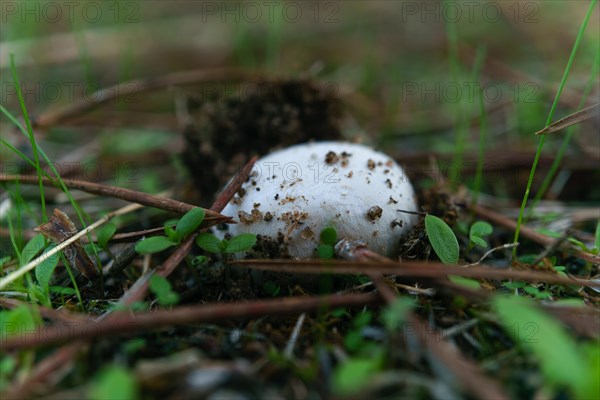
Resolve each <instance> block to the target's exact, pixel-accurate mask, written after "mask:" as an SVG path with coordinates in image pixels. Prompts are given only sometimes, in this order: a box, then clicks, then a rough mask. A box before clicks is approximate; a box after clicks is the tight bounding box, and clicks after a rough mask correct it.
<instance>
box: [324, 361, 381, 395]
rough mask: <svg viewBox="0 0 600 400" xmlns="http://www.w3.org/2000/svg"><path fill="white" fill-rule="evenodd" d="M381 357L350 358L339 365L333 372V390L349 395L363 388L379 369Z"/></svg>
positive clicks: (338, 393) (339, 393)
mask: <svg viewBox="0 0 600 400" xmlns="http://www.w3.org/2000/svg"><path fill="white" fill-rule="evenodd" d="M381 364H382V360H381V357H374V358H367V359H365V358H351V359H349V360H347V361H346V362H344V363H343V364H341V365H339V366H338V367H337V368H336V369H335V371H334V373H333V391H334V393H336V394H337V395H342V396H344V395H350V394H352V393H355V392H357V391H359V390H360V389H362V388H364V387H365V385H367V383H369V381H371V380H372V379H373V376H374V375H375V373H377V371H379V370H380V369H381Z"/></svg>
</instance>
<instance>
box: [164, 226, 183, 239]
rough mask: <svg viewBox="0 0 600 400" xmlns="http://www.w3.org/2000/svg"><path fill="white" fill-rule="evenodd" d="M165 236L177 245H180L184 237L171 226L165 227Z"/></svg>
mask: <svg viewBox="0 0 600 400" xmlns="http://www.w3.org/2000/svg"><path fill="white" fill-rule="evenodd" d="M165 235H167V237H168V238H169V239H170V240H171V241H173V242H175V243H179V242H181V239H183V237H182V236H181V235H180V234H179V233H177V232H175V229H174V228H173V227H172V226H170V225H165Z"/></svg>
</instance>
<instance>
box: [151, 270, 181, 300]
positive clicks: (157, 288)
mask: <svg viewBox="0 0 600 400" xmlns="http://www.w3.org/2000/svg"><path fill="white" fill-rule="evenodd" d="M149 286H150V290H151V291H152V293H154V295H155V296H156V298H157V300H158V302H159V303H160V305H162V306H170V305H173V304H177V302H178V301H179V295H178V294H177V293H175V292H174V291H173V289H172V288H171V283H169V281H168V280H166V279H165V278H163V277H162V276H160V275H154V276H152V278H150V282H149Z"/></svg>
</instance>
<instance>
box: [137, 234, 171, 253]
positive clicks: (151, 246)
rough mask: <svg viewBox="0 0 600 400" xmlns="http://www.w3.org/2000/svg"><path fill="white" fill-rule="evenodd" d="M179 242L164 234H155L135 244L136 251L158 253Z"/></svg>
mask: <svg viewBox="0 0 600 400" xmlns="http://www.w3.org/2000/svg"><path fill="white" fill-rule="evenodd" d="M176 244H177V243H175V242H173V241H172V240H170V239H169V238H166V237H164V236H153V237H149V238H147V239H144V240H142V241H141V242H139V243H138V244H136V245H135V251H137V252H138V253H140V254H152V253H158V252H160V251H163V250H165V249H168V248H169V247H172V246H175V245H176Z"/></svg>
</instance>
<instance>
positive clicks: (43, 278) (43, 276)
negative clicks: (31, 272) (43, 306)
mask: <svg viewBox="0 0 600 400" xmlns="http://www.w3.org/2000/svg"><path fill="white" fill-rule="evenodd" d="M54 247H55V245H53V244H51V245H50V246H48V248H47V249H46V250H45V251H44V253H42V254H46V253H47V252H48V251H50V250H51V249H53V248H54ZM58 259H59V255H58V253H56V254H53V255H52V256H50V257H49V258H47V259H46V260H44V261H43V262H42V263H40V264H39V265H37V266H36V267H35V277H36V279H37V280H38V282H39V284H40V286H41V287H42V288H43V289H44V291H46V290H47V289H48V284H49V283H50V278H52V274H53V273H54V269H55V268H56V266H57V265H58Z"/></svg>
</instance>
